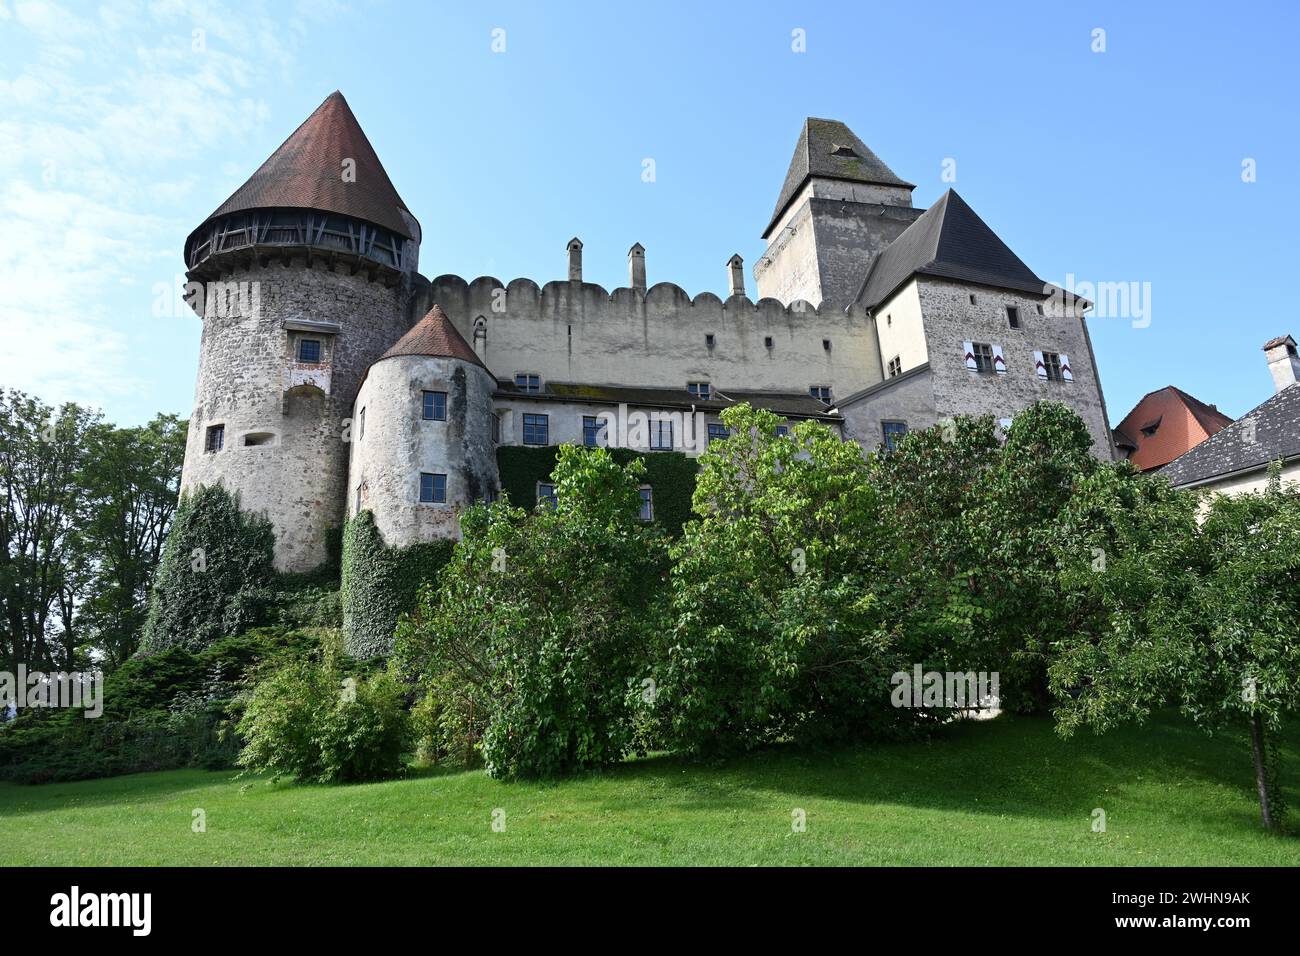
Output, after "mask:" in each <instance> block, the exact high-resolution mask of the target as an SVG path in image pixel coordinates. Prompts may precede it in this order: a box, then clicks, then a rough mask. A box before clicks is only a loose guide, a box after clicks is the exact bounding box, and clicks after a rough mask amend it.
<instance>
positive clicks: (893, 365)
mask: <svg viewBox="0 0 1300 956" xmlns="http://www.w3.org/2000/svg"><path fill="white" fill-rule="evenodd" d="M902 374H903V357H902V356H901V355H895V356H894V357H893V358H891V359H890V360H889V377H890V378H893V377H894V376H895V375H902Z"/></svg>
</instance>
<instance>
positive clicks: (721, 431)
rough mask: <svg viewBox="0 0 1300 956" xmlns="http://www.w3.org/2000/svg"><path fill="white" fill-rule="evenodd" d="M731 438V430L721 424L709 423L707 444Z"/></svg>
mask: <svg viewBox="0 0 1300 956" xmlns="http://www.w3.org/2000/svg"><path fill="white" fill-rule="evenodd" d="M730 437H731V429H730V428H728V427H727V426H726V425H724V424H722V422H709V444H712V443H713V442H715V441H722V440H723V439H724V438H730Z"/></svg>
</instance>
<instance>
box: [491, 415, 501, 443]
mask: <svg viewBox="0 0 1300 956" xmlns="http://www.w3.org/2000/svg"><path fill="white" fill-rule="evenodd" d="M488 428H489V429H490V430H491V432H492V443H493V444H495V445H499V444H500V443H501V416H500V415H498V414H497V413H496V412H493V413H492V415H491V417H490V418H489V419H488Z"/></svg>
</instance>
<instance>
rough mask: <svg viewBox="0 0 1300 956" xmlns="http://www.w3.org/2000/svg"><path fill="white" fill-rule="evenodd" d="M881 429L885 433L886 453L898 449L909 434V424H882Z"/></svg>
mask: <svg viewBox="0 0 1300 956" xmlns="http://www.w3.org/2000/svg"><path fill="white" fill-rule="evenodd" d="M880 428H881V430H882V431H883V432H884V437H885V450H886V451H893V450H894V449H896V448H897V447H898V443H899V442H900V441H902V440H903V436H904V435H906V434H907V422H881V423H880Z"/></svg>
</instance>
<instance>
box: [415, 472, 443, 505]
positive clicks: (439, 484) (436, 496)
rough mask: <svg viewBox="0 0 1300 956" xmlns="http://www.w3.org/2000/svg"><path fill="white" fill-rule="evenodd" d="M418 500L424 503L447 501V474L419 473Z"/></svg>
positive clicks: (435, 503)
mask: <svg viewBox="0 0 1300 956" xmlns="http://www.w3.org/2000/svg"><path fill="white" fill-rule="evenodd" d="M420 501H421V502H422V503H424V504H434V505H444V504H446V503H447V476H446V475H439V474H431V473H429V472H427V471H426V472H423V473H421V475H420Z"/></svg>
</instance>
